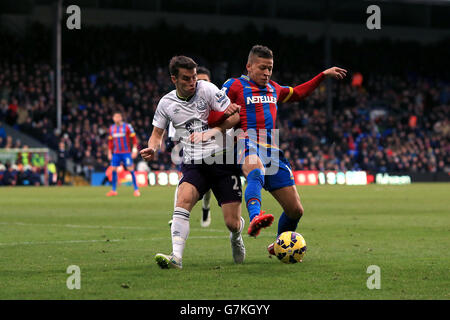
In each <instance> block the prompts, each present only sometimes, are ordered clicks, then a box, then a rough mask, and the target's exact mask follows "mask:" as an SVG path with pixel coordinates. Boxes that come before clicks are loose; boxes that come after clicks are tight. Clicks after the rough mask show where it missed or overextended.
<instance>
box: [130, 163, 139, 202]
mask: <svg viewBox="0 0 450 320" xmlns="http://www.w3.org/2000/svg"><path fill="white" fill-rule="evenodd" d="M127 170H128V172H130V174H131V180H132V181H133V188H134V196H135V197H139V196H140V195H141V193H140V191H139V187H138V185H137V180H136V173H135V171H134V166H133V165H131V166H129V167H127Z"/></svg>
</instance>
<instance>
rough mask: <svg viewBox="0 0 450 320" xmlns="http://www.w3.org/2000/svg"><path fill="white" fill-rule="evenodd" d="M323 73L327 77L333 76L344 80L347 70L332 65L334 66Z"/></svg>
mask: <svg viewBox="0 0 450 320" xmlns="http://www.w3.org/2000/svg"><path fill="white" fill-rule="evenodd" d="M323 73H324V75H326V76H327V77H332V78H334V79H337V80H342V79H344V78H345V76H346V75H347V70H345V69H342V68H338V67H332V68H329V69H327V70H325V71H324V72H323Z"/></svg>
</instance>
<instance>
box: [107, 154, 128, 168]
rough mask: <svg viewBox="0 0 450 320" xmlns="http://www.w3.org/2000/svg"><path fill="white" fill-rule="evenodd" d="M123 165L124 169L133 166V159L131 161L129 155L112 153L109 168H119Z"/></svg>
mask: <svg viewBox="0 0 450 320" xmlns="http://www.w3.org/2000/svg"><path fill="white" fill-rule="evenodd" d="M121 163H123V165H124V166H125V167H130V166H132V165H133V159H131V153H113V155H112V160H111V166H113V167H119V166H120V164H121Z"/></svg>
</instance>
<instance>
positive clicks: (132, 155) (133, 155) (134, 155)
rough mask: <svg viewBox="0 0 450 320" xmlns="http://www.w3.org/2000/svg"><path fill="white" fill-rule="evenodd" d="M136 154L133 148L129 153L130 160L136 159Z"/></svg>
mask: <svg viewBox="0 0 450 320" xmlns="http://www.w3.org/2000/svg"><path fill="white" fill-rule="evenodd" d="M137 154H138V150H137V149H136V148H133V150H132V151H131V158H132V159H136V157H137Z"/></svg>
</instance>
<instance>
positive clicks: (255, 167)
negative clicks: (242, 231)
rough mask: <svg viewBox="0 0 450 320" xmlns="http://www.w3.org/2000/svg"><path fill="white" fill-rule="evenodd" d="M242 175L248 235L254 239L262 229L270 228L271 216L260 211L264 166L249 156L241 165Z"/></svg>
mask: <svg viewBox="0 0 450 320" xmlns="http://www.w3.org/2000/svg"><path fill="white" fill-rule="evenodd" d="M242 173H243V174H244V176H245V177H246V179H247V188H246V189H245V196H244V199H245V204H246V206H247V211H248V214H249V217H250V226H249V228H248V234H249V235H250V236H252V237H256V236H257V235H258V234H259V233H260V231H261V229H262V228H266V227H268V226H270V225H271V224H272V222H273V219H274V217H273V215H271V214H265V213H264V212H263V211H261V190H262V188H263V186H264V180H265V178H264V165H263V164H262V162H261V160H260V159H259V157H258V155H257V154H249V155H248V156H247V157H245V159H244V163H243V164H242Z"/></svg>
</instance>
